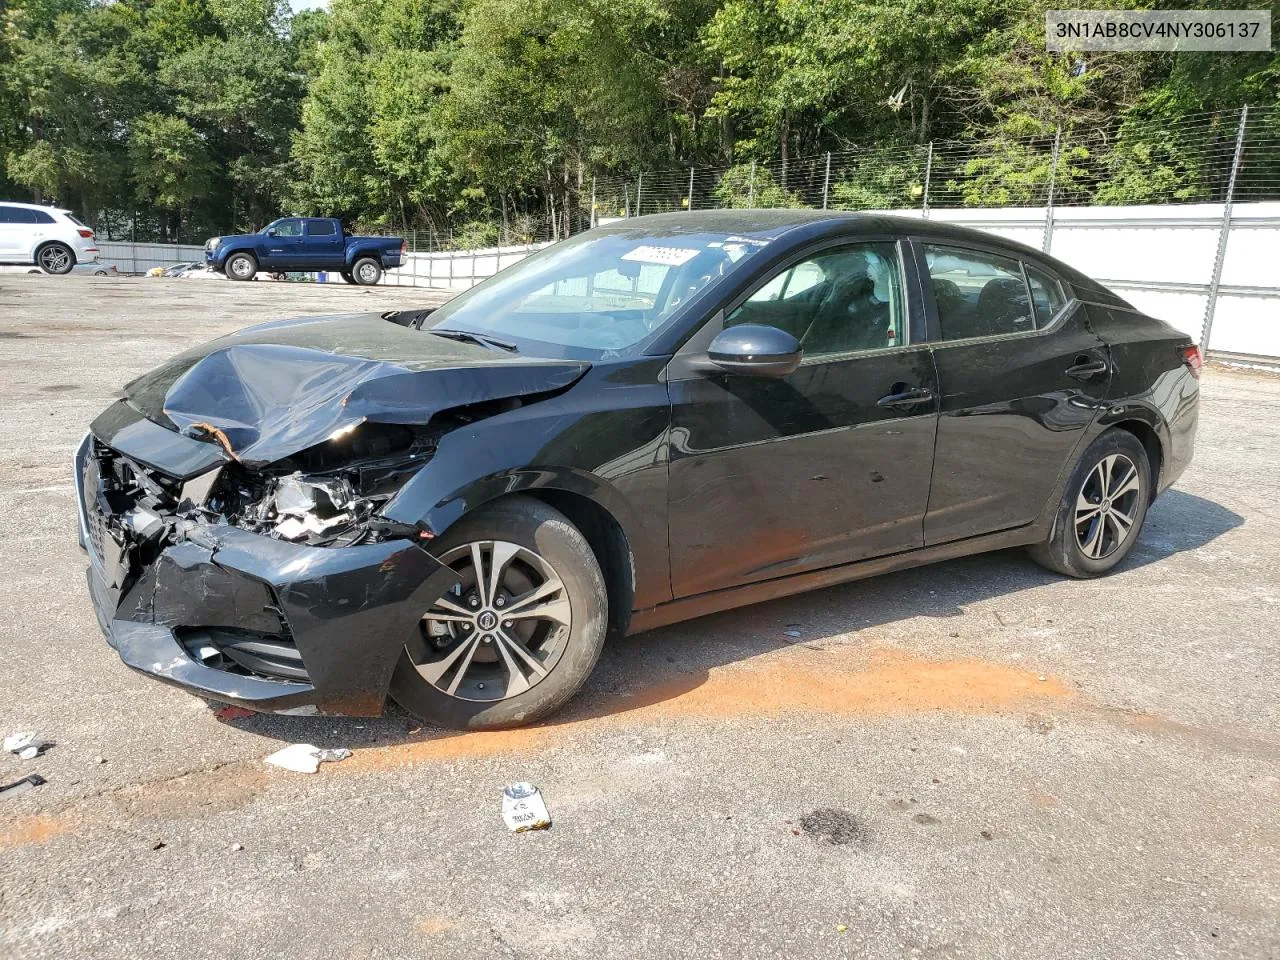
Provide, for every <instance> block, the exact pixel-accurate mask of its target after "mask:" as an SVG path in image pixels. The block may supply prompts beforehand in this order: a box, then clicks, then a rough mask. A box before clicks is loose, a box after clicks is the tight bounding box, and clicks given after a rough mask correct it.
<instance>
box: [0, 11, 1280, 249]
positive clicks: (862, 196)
mask: <svg viewBox="0 0 1280 960" xmlns="http://www.w3.org/2000/svg"><path fill="white" fill-rule="evenodd" d="M1105 2H1106V3H1107V4H1110V5H1115V6H1121V5H1122V4H1120V3H1119V0H1105ZM1224 2H1225V0H1224ZM1133 5H1134V0H1126V2H1125V3H1124V4H1123V6H1133ZM1138 5H1139V6H1151V7H1160V6H1165V5H1169V4H1167V3H1164V2H1162V3H1154V2H1152V0H1140V2H1139V3H1138ZM1050 6H1052V4H1050V2H1049V0H1024V2H1022V3H1017V4H1014V3H1009V2H1007V0H963V2H961V0H892V2H889V3H878V2H873V0H331V5H330V8H329V10H328V11H308V12H305V13H299V14H296V15H295V14H292V13H290V10H289V7H288V5H287V3H286V2H285V0H111V2H108V0H8V4H7V6H0V196H6V197H14V198H18V199H23V198H32V199H37V200H41V201H45V202H57V203H60V204H63V205H66V206H69V207H71V208H73V209H75V210H76V211H78V212H79V213H80V214H81V216H82V217H84V218H86V219H88V220H89V221H90V222H93V223H94V224H95V225H97V226H99V228H100V229H102V230H105V231H107V232H113V231H114V232H116V233H119V232H121V231H130V232H133V233H134V235H136V236H138V237H139V239H146V238H162V239H174V238H178V237H182V238H184V239H188V238H199V237H201V236H203V235H206V234H209V233H214V232H218V233H222V232H227V231H230V230H235V229H248V228H253V227H257V226H260V225H261V224H262V223H263V222H264V221H265V220H267V219H268V218H270V217H272V216H275V215H277V214H279V213H282V212H297V213H316V214H331V215H337V216H342V217H344V218H347V219H349V220H351V221H353V222H356V223H360V224H364V225H367V226H368V225H384V226H386V227H388V228H396V229H418V230H423V231H433V232H437V233H444V232H454V233H455V234H457V235H458V239H459V242H465V243H470V244H474V243H482V242H490V241H491V240H492V239H493V238H495V237H497V236H499V235H500V236H503V237H506V238H514V237H523V236H527V235H532V234H536V233H538V232H539V229H540V228H539V226H538V225H539V224H542V225H544V226H545V225H550V231H551V232H552V233H553V234H558V233H560V232H561V231H564V230H567V229H577V228H578V227H579V226H581V225H582V224H581V221H580V220H575V219H574V217H575V216H580V215H581V211H582V210H583V209H584V207H585V205H586V204H585V196H584V195H585V193H586V191H587V190H588V189H589V186H588V182H589V180H590V178H592V177H595V176H599V177H608V176H610V175H616V174H618V173H621V172H627V173H631V174H634V173H636V172H638V171H641V170H647V171H661V170H667V169H679V168H683V169H687V168H688V167H689V166H699V167H706V166H714V167H720V168H723V170H724V171H725V172H724V173H723V174H722V175H720V176H719V177H718V180H717V186H715V187H714V188H713V189H714V191H715V194H716V197H717V200H718V202H721V203H724V204H727V205H743V204H745V203H748V202H751V203H756V204H757V205H777V206H786V205H793V204H796V203H799V202H800V199H801V196H802V195H803V197H804V199H807V200H808V199H812V198H811V197H809V196H808V194H807V193H804V192H803V191H802V190H801V189H800V185H799V181H800V179H801V177H802V175H803V176H808V177H812V175H813V171H814V169H815V167H814V165H813V164H812V163H807V162H806V161H804V160H803V159H802V158H806V157H808V158H812V157H815V156H817V155H820V154H821V153H822V152H824V151H827V150H852V153H851V154H850V155H851V156H852V157H853V158H854V159H853V162H851V163H847V164H845V165H843V166H842V167H841V168H840V169H839V170H837V171H833V178H832V181H831V183H830V185H829V187H830V189H829V197H828V200H829V203H830V205H832V206H837V207H844V208H865V207H894V206H911V205H914V204H915V203H916V202H917V201H918V200H919V199H920V196H921V193H922V168H921V166H920V157H921V156H923V152H924V151H925V149H926V148H925V145H926V144H927V143H929V142H931V141H932V142H942V141H950V142H954V141H961V142H971V143H975V144H976V143H982V144H983V146H982V147H981V148H980V149H979V148H976V147H975V148H974V149H973V150H971V151H969V152H967V153H966V152H965V151H963V150H960V149H958V148H957V149H956V150H953V151H952V153H954V154H955V155H956V156H959V157H960V159H958V160H957V161H956V162H955V163H951V164H950V165H948V163H947V162H946V160H945V157H943V156H941V155H940V156H939V158H938V160H937V162H936V163H935V166H934V168H933V179H932V181H931V182H933V183H934V185H935V189H937V190H939V191H941V192H942V193H945V194H946V196H947V197H948V199H949V200H952V199H953V200H955V201H956V202H961V203H968V204H987V203H1023V202H1035V201H1036V200H1037V199H1038V198H1039V197H1040V196H1042V195H1043V192H1044V190H1045V189H1046V186H1047V180H1048V177H1049V170H1050V167H1051V163H1050V156H1051V155H1050V152H1049V151H1050V144H1051V143H1052V140H1053V135H1054V132H1055V130H1058V129H1061V130H1062V131H1063V142H1064V147H1063V150H1062V162H1061V163H1060V165H1059V168H1058V171H1057V174H1056V178H1057V179H1056V188H1057V189H1059V190H1061V191H1064V195H1067V194H1071V192H1072V191H1075V194H1073V195H1078V196H1079V197H1081V198H1083V199H1088V200H1091V201H1094V202H1103V203H1134V202H1144V201H1153V200H1160V199H1168V198H1177V199H1184V200H1196V199H1213V198H1214V197H1215V196H1216V194H1215V193H1214V191H1215V190H1218V189H1220V188H1219V187H1215V186H1214V184H1215V183H1217V181H1218V180H1220V179H1221V177H1220V173H1221V171H1220V170H1218V169H1210V166H1212V164H1214V163H1217V164H1218V165H1219V166H1220V165H1221V160H1220V159H1215V157H1216V156H1217V154H1216V153H1215V152H1214V151H1212V150H1211V151H1206V150H1204V149H1196V144H1195V143H1190V144H1188V143H1187V142H1185V141H1182V140H1179V139H1178V138H1175V137H1171V136H1169V135H1168V132H1167V131H1168V130H1170V129H1172V128H1174V127H1176V126H1177V125H1178V124H1179V123H1180V122H1181V121H1183V120H1184V118H1187V117H1191V116H1199V115H1202V114H1204V113H1206V112H1209V111H1215V110H1223V109H1227V108H1233V109H1234V108H1238V107H1239V106H1240V105H1241V104H1243V103H1251V104H1256V105H1262V106H1271V107H1275V106H1276V105H1277V104H1278V103H1280V58H1278V57H1277V56H1276V55H1275V54H1273V53H1247V54H1246V53H1242V54H1218V53H1215V54H1206V53H1185V54H1166V53H1091V54H1055V53H1049V52H1048V51H1046V49H1045V44H1044V36H1043V34H1044V13H1045V10H1046V9H1048V8H1049V7H1050ZM1173 6H1176V5H1173ZM1278 118H1280V111H1276V110H1272V111H1271V112H1270V113H1263V114H1261V115H1260V116H1259V119H1258V121H1257V122H1258V123H1259V124H1262V125H1264V126H1265V127H1266V129H1267V130H1270V131H1271V133H1270V135H1271V136H1272V137H1273V138H1274V137H1275V135H1276V133H1277V132H1280V131H1276V130H1273V129H1272V128H1274V127H1276V126H1277V124H1280V119H1278ZM1230 124H1231V120H1230V118H1229V117H1228V118H1227V119H1226V120H1225V121H1224V124H1223V126H1224V129H1222V130H1220V131H1216V132H1211V133H1212V135H1213V136H1214V137H1215V138H1216V139H1215V140H1214V143H1219V142H1222V141H1228V142H1229V141H1230V139H1231V138H1232V135H1233V130H1232V129H1230ZM1268 125H1269V126H1268ZM1207 135H1208V134H1206V136H1207ZM1214 150H1217V148H1216V147H1215V148H1214ZM1219 152H1220V151H1219ZM798 158H801V159H798ZM1206 158H1207V159H1206ZM1250 159H1251V162H1254V163H1261V164H1263V165H1264V166H1265V165H1268V164H1269V165H1270V166H1268V167H1267V169H1268V170H1271V168H1272V167H1280V160H1277V159H1276V158H1275V157H1267V156H1263V157H1251V158H1250ZM752 161H755V162H756V171H757V179H756V183H755V185H754V187H753V186H752V184H751V182H750V169H751V167H750V165H751V162H752ZM1268 176H1272V174H1271V173H1268ZM1215 177H1216V178H1217V180H1215ZM1272 180H1276V181H1280V169H1276V170H1274V176H1272ZM667 192H669V193H671V194H672V197H675V196H676V193H677V191H674V190H669V191H667ZM575 198H576V199H575ZM620 200H621V202H620V203H618V204H617V205H618V206H620V207H621V208H625V207H626V205H627V200H626V197H625V195H624V196H622V197H621V198H620ZM600 203H601V209H602V210H603V209H607V210H610V211H611V210H612V207H613V206H614V205H615V198H613V196H612V195H610V196H609V197H608V198H604V197H602V198H601V201H600ZM647 206H648V204H647V203H646V207H647Z"/></svg>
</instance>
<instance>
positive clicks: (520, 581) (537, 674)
mask: <svg viewBox="0 0 1280 960" xmlns="http://www.w3.org/2000/svg"><path fill="white" fill-rule="evenodd" d="M440 560H441V562H443V563H445V564H446V565H448V566H450V567H452V568H453V570H454V571H455V572H456V573H457V574H458V576H459V578H460V580H461V582H460V583H459V584H458V586H457V587H455V588H454V589H453V590H452V591H450V592H449V593H447V594H445V595H444V596H443V597H441V598H440V599H439V600H437V601H436V602H435V603H434V604H432V606H431V608H430V609H429V610H427V612H426V613H425V614H424V615H423V617H422V624H421V625H422V633H423V639H424V641H425V642H424V643H423V644H413V645H409V646H406V651H407V652H408V654H409V657H410V659H411V660H412V661H413V664H414V667H415V669H416V670H417V671H418V673H419V674H420V675H421V676H422V678H423V679H425V680H426V681H427V682H428V683H430V684H431V685H432V686H434V687H435V688H436V689H437V690H439V691H441V692H442V693H445V694H447V695H448V696H451V697H457V698H458V699H462V700H476V701H496V700H506V699H507V698H509V697H514V696H518V695H519V694H521V693H524V692H525V691H527V690H529V689H531V688H532V687H534V686H536V685H537V684H538V683H539V682H541V681H542V680H543V679H544V678H545V677H546V676H547V675H548V674H549V673H550V672H551V670H552V669H553V668H554V667H555V665H556V663H557V662H558V661H559V659H560V656H561V654H563V653H564V649H565V646H566V645H567V643H568V639H569V630H570V627H571V626H572V611H571V609H570V606H569V597H568V592H567V591H566V589H565V585H564V583H563V581H562V580H561V579H560V576H559V575H558V574H557V573H556V571H555V569H554V568H553V567H552V566H551V564H550V563H548V562H547V560H546V559H545V558H544V557H542V556H539V555H538V554H537V553H535V552H534V551H533V550H530V549H528V548H527V547H522V546H520V545H518V544H515V543H507V542H505V541H501V540H482V541H476V542H474V543H468V544H463V545H462V546H459V547H456V548H454V549H452V550H449V551H447V552H445V553H444V554H443V555H442V556H441V557H440ZM415 647H417V649H416V650H415V649H414V648H415Z"/></svg>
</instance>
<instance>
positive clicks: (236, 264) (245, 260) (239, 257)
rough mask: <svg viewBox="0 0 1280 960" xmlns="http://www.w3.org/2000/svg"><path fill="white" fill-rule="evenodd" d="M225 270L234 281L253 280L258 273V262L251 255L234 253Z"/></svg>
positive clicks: (228, 259)
mask: <svg viewBox="0 0 1280 960" xmlns="http://www.w3.org/2000/svg"><path fill="white" fill-rule="evenodd" d="M224 269H225V270H226V273H227V276H228V277H230V278H231V279H232V280H252V279H253V278H254V275H255V274H257V272H258V261H257V260H255V259H254V258H253V255H252V254H249V253H233V254H232V255H231V256H229V257H228V258H227V263H226V266H225V268H224Z"/></svg>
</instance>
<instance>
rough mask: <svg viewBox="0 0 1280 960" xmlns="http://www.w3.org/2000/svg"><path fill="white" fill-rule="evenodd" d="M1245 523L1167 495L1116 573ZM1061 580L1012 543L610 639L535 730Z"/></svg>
mask: <svg viewBox="0 0 1280 960" xmlns="http://www.w3.org/2000/svg"><path fill="white" fill-rule="evenodd" d="M1243 523H1244V519H1243V518H1242V517H1240V516H1239V515H1238V514H1236V513H1233V512H1232V511H1230V510H1228V509H1226V508H1225V507H1223V506H1221V505H1220V504H1217V503H1214V502H1213V501H1211V500H1206V499H1204V498H1203V497H1198V496H1195V495H1194V494H1189V493H1183V492H1182V491H1179V490H1170V491H1167V492H1166V493H1164V494H1163V495H1162V496H1161V497H1160V499H1159V500H1158V501H1157V502H1156V503H1155V505H1153V507H1152V508H1151V511H1150V513H1149V514H1148V518H1147V523H1146V525H1145V527H1144V529H1143V533H1142V539H1141V540H1140V541H1139V543H1138V546H1137V547H1136V548H1135V549H1134V551H1133V552H1132V553H1131V554H1130V555H1129V557H1128V558H1126V560H1125V562H1124V564H1122V565H1121V567H1120V569H1119V571H1118V572H1123V571H1132V570H1136V569H1140V568H1142V567H1145V566H1147V565H1149V564H1152V563H1156V562H1159V561H1161V560H1164V559H1166V558H1168V557H1170V556H1173V555H1175V554H1178V553H1182V552H1185V551H1188V550H1195V549H1199V548H1201V547H1203V546H1205V545H1207V544H1209V543H1211V542H1212V541H1213V540H1215V539H1217V538H1218V537H1220V536H1222V535H1223V534H1224V533H1226V532H1228V531H1229V530H1232V529H1234V528H1235V527H1238V526H1240V525H1241V524H1243ZM1060 579H1061V578H1060V577H1059V576H1058V575H1057V574H1054V573H1051V572H1049V571H1047V570H1044V569H1043V568H1041V567H1039V566H1037V565H1036V564H1034V563H1033V562H1032V561H1031V560H1030V559H1029V558H1028V557H1027V556H1026V554H1025V552H1024V551H1022V550H1020V549H1014V550H1001V551H996V552H993V553H987V554H980V555H976V556H972V557H964V558H961V559H957V560H949V561H946V562H943V563H936V564H931V565H929V566H924V567H917V568H914V569H911V570H904V571H900V572H898V573H892V574H885V575H882V576H879V577H873V578H870V579H867V580H859V581H855V582H852V583H847V584H842V585H838V586H833V587H827V588H824V589H821V590H815V591H812V592H809V593H804V594H799V595H797V596H794V597H786V598H783V599H779V600H772V601H769V602H767V603H761V604H756V605H753V606H750V607H742V608H739V609H737V610H730V611H726V612H724V613H717V614H712V615H709V616H705V617H700V618H698V619H696V620H690V621H686V622H684V623H679V624H674V625H672V626H669V627H663V628H661V629H658V630H653V631H650V632H648V633H643V634H639V635H637V636H634V637H629V638H626V639H624V640H621V641H616V642H613V643H609V644H607V645H606V647H605V650H604V652H603V654H602V655H601V658H600V662H599V663H598V664H597V666H596V669H595V672H594V673H593V674H592V677H591V679H590V680H588V681H587V684H586V686H585V687H584V688H583V690H582V692H581V693H580V694H579V695H578V696H577V697H576V698H575V699H574V700H573V701H572V702H571V703H570V704H569V705H568V706H567V707H566V708H565V709H563V710H562V711H560V712H559V713H558V714H556V715H555V716H553V717H551V718H549V719H548V720H546V721H544V722H543V723H542V724H539V725H537V727H551V728H554V727H558V726H563V725H566V724H578V723H582V722H584V721H589V720H593V719H599V718H603V717H616V716H620V715H623V714H625V713H627V712H630V711H633V710H638V709H642V708H645V707H648V706H652V705H654V704H657V703H661V702H663V701H667V700H673V699H675V698H677V697H680V696H682V695H683V694H686V693H688V692H689V691H691V690H694V689H696V688H698V687H700V686H701V685H702V684H704V683H705V682H706V681H707V679H708V676H709V675H710V673H711V671H713V670H715V669H716V668H718V667H722V666H725V665H727V664H731V663H740V662H743V661H746V660H750V659H752V658H754V657H758V656H762V655H764V654H768V653H771V652H773V651H776V650H778V649H781V648H784V647H789V646H796V645H809V646H816V645H820V644H821V643H822V642H823V641H824V640H827V639H829V638H831V637H835V636H840V635H842V634H847V633H850V632H856V631H858V630H863V629H868V628H875V627H880V626H884V625H887V624H893V623H899V622H905V621H908V620H910V619H912V618H915V617H938V618H958V617H961V616H963V615H964V614H965V613H966V612H967V610H968V608H969V606H970V605H972V604H975V603H979V602H981V601H984V600H989V599H991V598H994V597H1007V596H1010V595H1014V594H1017V593H1019V592H1021V591H1024V590H1029V589H1032V588H1035V587H1039V586H1043V585H1045V584H1048V583H1052V582H1055V581H1057V580H1060ZM230 722H231V723H232V724H233V725H235V726H237V727H242V728H243V729H245V730H247V731H251V732H253V733H257V734H260V735H263V736H266V737H269V738H272V739H276V740H281V741H286V742H308V743H313V744H315V745H317V746H322V747H355V748H359V747H368V746H375V745H377V746H386V745H389V744H398V743H404V742H417V741H423V740H444V739H448V738H452V737H457V736H460V734H459V733H458V732H457V731H453V730H441V729H438V728H435V727H431V726H430V725H426V726H424V725H422V724H420V723H419V722H418V721H416V720H415V719H414V718H412V717H410V716H409V715H408V714H406V713H404V712H403V711H402V710H401V709H400V708H399V707H398V706H396V705H395V704H394V703H391V702H388V706H387V712H386V714H385V715H384V716H382V717H378V718H367V719H352V718H340V717H327V718H326V717H291V716H274V715H266V714H263V715H256V716H254V717H251V718H246V719H242V720H234V721H230ZM535 729H536V727H535ZM472 736H477V735H475V734H473V735H472Z"/></svg>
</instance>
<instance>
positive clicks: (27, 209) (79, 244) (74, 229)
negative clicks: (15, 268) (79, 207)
mask: <svg viewBox="0 0 1280 960" xmlns="http://www.w3.org/2000/svg"><path fill="white" fill-rule="evenodd" d="M97 259H98V242H97V240H96V239H95V238H94V236H93V231H92V230H90V229H89V228H88V227H86V226H85V225H84V224H83V223H81V222H80V221H79V220H77V219H76V218H75V217H73V216H72V215H71V213H70V212H69V211H67V210H58V209H56V208H55V207H40V206H36V205H35V204H33V203H8V202H0V263H34V264H35V265H36V266H38V267H39V268H40V269H41V270H43V271H44V272H45V273H70V272H71V268H72V267H74V266H75V265H76V264H77V263H94V262H96V261H97Z"/></svg>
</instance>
